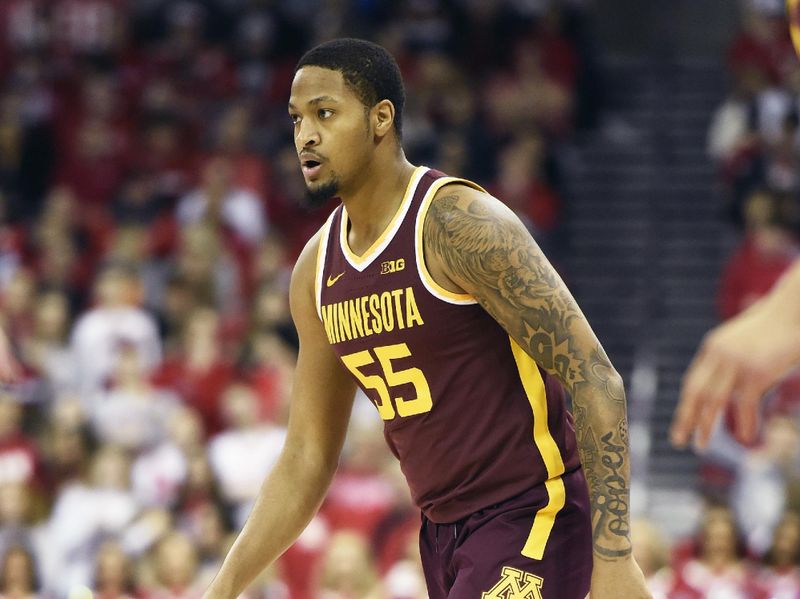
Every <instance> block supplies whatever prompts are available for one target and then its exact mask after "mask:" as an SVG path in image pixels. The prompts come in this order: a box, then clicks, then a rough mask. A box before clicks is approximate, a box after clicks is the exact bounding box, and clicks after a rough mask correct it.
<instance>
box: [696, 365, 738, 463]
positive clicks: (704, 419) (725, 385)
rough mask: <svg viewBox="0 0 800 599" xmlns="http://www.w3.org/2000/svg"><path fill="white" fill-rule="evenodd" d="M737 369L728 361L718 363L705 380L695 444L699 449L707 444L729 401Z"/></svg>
mask: <svg viewBox="0 0 800 599" xmlns="http://www.w3.org/2000/svg"><path fill="white" fill-rule="evenodd" d="M737 374H738V371H737V369H736V368H735V367H733V365H731V364H729V363H725V362H723V363H720V364H719V365H718V366H717V368H715V369H714V370H713V371H712V372H711V373H710V375H709V377H708V379H707V380H706V381H705V386H704V388H703V390H702V393H703V395H702V397H701V398H700V411H699V414H698V420H697V424H696V434H695V444H696V445H697V447H698V448H699V449H704V448H705V447H706V446H707V445H708V441H709V439H710V438H711V433H712V432H713V431H714V427H715V426H716V423H717V420H718V419H719V417H720V415H721V414H722V412H723V410H724V409H725V407H726V406H727V405H728V404H729V403H730V402H731V399H732V397H733V392H734V389H735V387H736V380H737Z"/></svg>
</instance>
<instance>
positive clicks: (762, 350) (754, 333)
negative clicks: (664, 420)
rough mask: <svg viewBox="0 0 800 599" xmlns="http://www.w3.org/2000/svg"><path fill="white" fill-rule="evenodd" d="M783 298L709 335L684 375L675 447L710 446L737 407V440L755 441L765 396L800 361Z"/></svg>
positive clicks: (799, 338)
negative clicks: (724, 416) (720, 422)
mask: <svg viewBox="0 0 800 599" xmlns="http://www.w3.org/2000/svg"><path fill="white" fill-rule="evenodd" d="M778 299H780V298H772V297H769V296H768V297H766V298H764V299H762V300H761V301H759V302H757V303H756V304H754V305H753V306H751V307H750V308H749V309H748V310H746V311H745V312H743V313H742V314H740V315H739V316H737V317H735V318H733V319H731V320H729V321H728V322H726V323H724V324H722V325H720V326H718V327H717V328H715V329H713V330H712V331H711V332H710V333H709V334H708V335H707V336H706V338H705V340H704V341H703V344H702V345H701V346H700V349H699V351H698V352H697V355H696V356H695V358H694V360H693V361H692V363H691V365H690V366H689V370H688V371H687V373H686V376H685V377H684V381H683V388H682V390H681V398H680V402H679V404H678V409H677V412H676V414H675V419H674V421H673V424H672V431H671V436H672V442H673V443H674V444H675V445H677V446H680V447H682V446H685V445H686V444H687V443H688V442H689V441H690V440H691V438H692V436H694V437H695V443H696V444H697V446H698V447H700V448H703V447H705V446H706V445H707V444H708V440H709V437H710V435H711V432H712V430H713V428H714V425H715V423H716V421H717V418H718V417H719V416H720V414H721V413H722V411H723V410H724V409H725V408H726V406H727V405H728V404H731V403H732V404H733V405H734V407H735V416H736V418H735V421H736V430H735V431H734V432H735V434H736V436H737V437H738V438H739V439H741V440H742V441H745V442H749V441H752V440H753V439H754V438H755V436H756V432H757V430H758V412H759V404H760V403H761V398H762V396H763V395H764V393H766V391H768V390H769V389H770V387H772V386H773V385H775V383H777V382H778V381H779V380H780V379H781V378H782V377H783V376H785V375H786V373H787V372H788V371H789V370H790V369H791V368H792V367H793V366H794V365H796V364H797V363H798V362H800V334H799V332H798V326H797V325H796V324H794V323H793V321H790V320H788V319H787V318H786V317H785V316H784V315H785V310H783V306H782V305H779V304H778V303H776V302H777V300H778ZM796 301H800V300H796Z"/></svg>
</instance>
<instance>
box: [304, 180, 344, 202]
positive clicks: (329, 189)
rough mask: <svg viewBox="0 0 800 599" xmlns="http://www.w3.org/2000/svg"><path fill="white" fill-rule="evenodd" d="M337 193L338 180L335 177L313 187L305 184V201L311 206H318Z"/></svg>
mask: <svg viewBox="0 0 800 599" xmlns="http://www.w3.org/2000/svg"><path fill="white" fill-rule="evenodd" d="M338 193H339V180H338V179H335V178H334V179H331V180H330V181H328V182H327V183H323V184H322V185H320V186H319V187H316V188H314V189H312V188H311V187H309V186H308V185H306V202H307V203H308V205H309V206H311V207H312V208H319V207H320V206H322V205H323V204H325V202H327V201H328V200H330V199H331V198H332V197H334V196H336V195H337V194H338Z"/></svg>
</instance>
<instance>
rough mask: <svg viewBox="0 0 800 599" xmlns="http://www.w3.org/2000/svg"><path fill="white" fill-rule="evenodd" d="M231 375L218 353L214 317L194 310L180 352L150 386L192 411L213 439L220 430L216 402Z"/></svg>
mask: <svg viewBox="0 0 800 599" xmlns="http://www.w3.org/2000/svg"><path fill="white" fill-rule="evenodd" d="M234 375H235V369H234V366H233V363H232V362H231V361H230V360H228V359H226V358H225V356H224V355H223V353H222V351H221V345H220V322H219V315H218V313H217V312H216V311H215V310H214V309H213V308H198V309H196V310H194V312H192V314H191V316H190V318H189V320H188V323H187V325H186V330H185V332H184V335H183V343H182V347H181V350H180V352H179V353H178V355H177V356H175V357H173V358H171V359H168V360H167V361H165V362H164V364H163V365H162V366H161V368H160V369H159V371H158V372H157V373H156V374H155V376H154V382H155V383H156V384H157V385H159V386H161V387H166V388H169V389H172V390H173V391H175V392H176V393H177V394H178V395H179V396H180V397H181V399H182V400H183V401H184V402H185V403H186V404H187V405H189V406H191V407H193V408H194V409H196V410H197V411H198V412H199V414H200V416H201V417H202V419H203V423H204V426H205V430H206V432H207V433H208V434H209V435H213V434H215V433H217V432H219V431H220V430H222V428H223V426H222V419H221V417H220V409H219V407H220V404H219V398H220V396H221V395H222V392H223V391H224V390H225V389H226V388H227V387H228V385H229V384H230V383H231V381H232V380H233V377H234Z"/></svg>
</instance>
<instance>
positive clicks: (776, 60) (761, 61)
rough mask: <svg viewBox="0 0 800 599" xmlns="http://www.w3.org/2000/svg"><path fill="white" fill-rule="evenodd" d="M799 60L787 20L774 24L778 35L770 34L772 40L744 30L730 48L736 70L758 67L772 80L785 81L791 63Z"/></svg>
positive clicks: (733, 67) (730, 55)
mask: <svg viewBox="0 0 800 599" xmlns="http://www.w3.org/2000/svg"><path fill="white" fill-rule="evenodd" d="M796 60H797V59H796V58H795V56H794V50H793V48H792V41H791V38H790V37H789V28H788V27H787V26H786V23H785V22H783V21H778V22H776V23H775V24H774V35H771V36H769V39H768V40H762V39H759V38H758V37H756V36H754V35H752V34H751V33H748V32H746V31H744V32H741V33H740V34H739V35H738V36H737V37H736V39H735V40H734V41H733V43H732V44H731V46H730V48H729V49H728V65H729V67H730V69H731V70H732V71H733V72H734V73H736V72H740V71H742V70H743V69H745V68H756V69H758V70H759V71H761V72H762V73H764V74H765V75H766V76H767V77H768V78H769V80H770V82H771V83H781V81H783V77H784V75H785V73H786V70H787V67H788V66H790V65H793V64H794V62H795V61H796Z"/></svg>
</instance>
